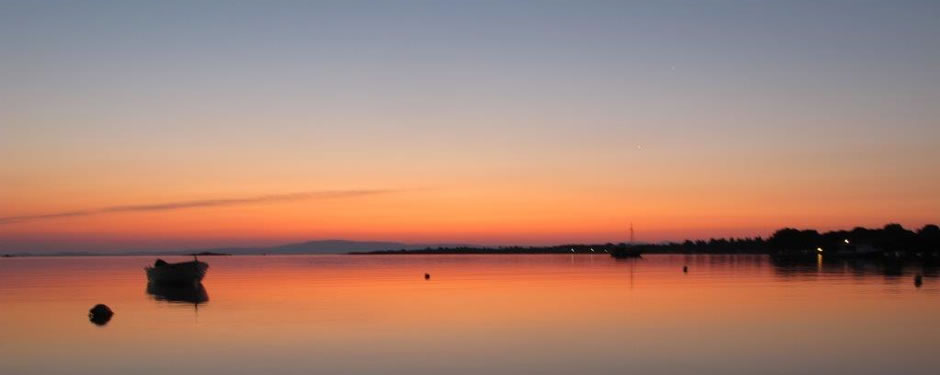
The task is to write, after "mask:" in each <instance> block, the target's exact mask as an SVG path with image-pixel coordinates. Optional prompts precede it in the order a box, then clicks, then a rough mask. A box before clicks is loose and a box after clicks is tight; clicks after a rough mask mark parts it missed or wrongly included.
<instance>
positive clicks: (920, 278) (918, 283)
mask: <svg viewBox="0 0 940 375" xmlns="http://www.w3.org/2000/svg"><path fill="white" fill-rule="evenodd" d="M921 285H924V277H923V276H921V275H920V274H916V275H914V286H915V287H918V288H920V286H921Z"/></svg>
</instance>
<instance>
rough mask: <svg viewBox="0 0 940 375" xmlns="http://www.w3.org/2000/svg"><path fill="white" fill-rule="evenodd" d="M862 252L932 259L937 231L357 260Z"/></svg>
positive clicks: (778, 234)
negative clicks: (856, 248) (853, 249)
mask: <svg viewBox="0 0 940 375" xmlns="http://www.w3.org/2000/svg"><path fill="white" fill-rule="evenodd" d="M854 246H864V247H865V248H866V249H869V250H873V252H872V253H871V254H877V255H885V254H889V253H890V254H891V255H892V256H927V257H937V256H938V255H940V254H938V252H940V227H938V226H937V225H934V224H928V225H925V226H924V227H923V228H920V229H918V230H916V231H914V230H909V229H906V228H904V227H903V226H901V225H900V224H887V225H885V226H884V227H883V228H878V229H870V228H862V227H856V228H855V229H852V230H836V231H829V232H824V233H820V232H819V231H817V230H815V229H795V228H783V229H779V230H777V231H775V232H774V233H773V235H771V236H770V237H769V238H767V239H764V238H762V237H753V238H752V237H745V238H712V239H709V240H698V241H692V240H687V241H684V242H668V243H659V244H629V243H618V244H614V243H600V244H565V245H555V246H529V247H524V246H503V247H471V246H462V247H438V248H425V249H418V250H405V249H401V250H384V251H373V252H368V253H360V254H570V253H581V254H584V253H595V254H597V253H600V254H604V253H608V254H615V253H624V252H627V253H630V254H633V253H642V254H772V255H781V256H786V255H810V254H812V255H815V254H816V253H817V252H821V251H829V252H828V253H826V254H833V255H839V254H841V255H845V254H847V253H848V252H846V251H844V250H845V249H847V248H849V247H854Z"/></svg>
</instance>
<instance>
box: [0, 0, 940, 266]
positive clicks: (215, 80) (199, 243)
mask: <svg viewBox="0 0 940 375" xmlns="http://www.w3.org/2000/svg"><path fill="white" fill-rule="evenodd" d="M938 35H940V2H935V1H760V0H751V1H743V0H742V1H717V0H716V1H668V0H665V1H637V2H631V1H578V2H575V1H531V2H527V1H513V2H499V1H460V2H458V1H382V2H360V1H296V2H293V1H265V2H261V1H218V2H216V1H197V2H190V1H179V2H177V1H161V2H145V1H46V2H35V1H11V0H0V82H2V84H0V251H6V252H16V251H27V252H37V253H38V252H47V251H118V250H134V249H170V248H193V247H214V246H248V245H266V244H281V243H286V242H293V241H304V240H314V239H328V238H343V239H350V240H391V241H402V242H409V243H440V242H446V243H473V244H483V245H507V244H552V243H565V242H594V241H602V242H608V241H610V242H621V241H626V240H628V239H629V228H630V225H631V223H632V225H633V226H634V228H635V231H636V240H637V241H647V242H653V241H666V240H683V239H686V238H693V239H694V238H708V237H725V236H742V237H743V236H767V235H769V234H770V233H772V232H773V230H774V229H776V228H780V227H784V226H791V227H801V228H803V227H805V228H810V227H811V228H818V229H836V228H852V227H855V226H877V227H880V226H882V225H884V224H886V223H889V222H896V223H901V224H903V225H905V226H907V227H913V228H916V227H920V226H923V225H924V224H927V223H936V222H940V195H938V194H937V192H940V123H938V119H940V37H938Z"/></svg>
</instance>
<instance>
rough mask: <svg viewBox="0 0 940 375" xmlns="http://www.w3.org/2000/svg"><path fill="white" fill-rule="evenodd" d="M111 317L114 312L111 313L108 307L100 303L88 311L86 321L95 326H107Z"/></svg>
mask: <svg viewBox="0 0 940 375" xmlns="http://www.w3.org/2000/svg"><path fill="white" fill-rule="evenodd" d="M112 316H114V311H111V308H110V307H108V306H107V305H104V304H101V303H99V304H97V305H95V307H92V308H91V310H88V321H90V322H92V323H94V324H95V325H99V326H103V325H105V324H108V322H109V321H111V317H112Z"/></svg>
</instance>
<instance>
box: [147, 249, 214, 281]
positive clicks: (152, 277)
mask: <svg viewBox="0 0 940 375" xmlns="http://www.w3.org/2000/svg"><path fill="white" fill-rule="evenodd" d="M145 270H146V271H147V280H148V281H149V282H151V283H154V284H175V285H195V284H198V283H200V282H202V278H203V277H205V276H206V271H208V270H209V264H207V263H206V262H200V261H199V259H196V257H195V256H194V257H193V261H191V262H180V263H167V262H165V261H164V260H163V259H157V261H156V262H154V263H153V267H147V268H145Z"/></svg>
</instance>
